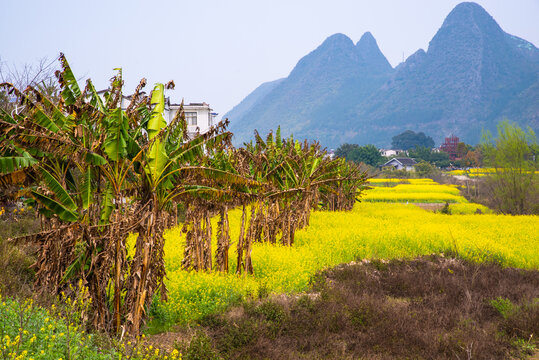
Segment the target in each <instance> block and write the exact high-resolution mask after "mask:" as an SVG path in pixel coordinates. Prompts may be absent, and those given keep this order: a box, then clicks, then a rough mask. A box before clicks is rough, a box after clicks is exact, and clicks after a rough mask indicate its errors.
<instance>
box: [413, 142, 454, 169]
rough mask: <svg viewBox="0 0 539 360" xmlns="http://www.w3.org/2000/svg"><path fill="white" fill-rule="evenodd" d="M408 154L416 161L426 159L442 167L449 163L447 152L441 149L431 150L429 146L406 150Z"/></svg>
mask: <svg viewBox="0 0 539 360" xmlns="http://www.w3.org/2000/svg"><path fill="white" fill-rule="evenodd" d="M408 156H410V157H411V158H414V159H415V160H416V161H426V162H429V163H431V164H434V165H436V166H437V167H442V168H443V167H447V166H449V164H450V161H449V154H447V153H445V152H443V151H432V149H431V148H427V147H424V146H419V147H415V148H414V149H411V150H408Z"/></svg>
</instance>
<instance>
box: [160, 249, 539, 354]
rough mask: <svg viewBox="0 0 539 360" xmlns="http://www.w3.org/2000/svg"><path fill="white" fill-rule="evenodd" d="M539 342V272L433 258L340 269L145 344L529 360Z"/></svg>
mask: <svg viewBox="0 0 539 360" xmlns="http://www.w3.org/2000/svg"><path fill="white" fill-rule="evenodd" d="M538 337H539V271H524V270H519V269H511V268H502V267H500V266H498V265H496V264H484V265H478V264H472V263H467V262H464V261H462V260H460V259H455V258H449V257H444V256H429V257H423V258H419V259H416V260H411V261H403V260H394V261H389V262H385V261H372V262H368V261H364V262H359V263H352V264H344V265H340V266H338V267H336V268H333V269H330V270H327V271H325V272H323V273H321V274H319V275H318V276H317V277H316V279H315V280H314V281H313V286H312V289H311V291H310V292H309V293H308V294H303V295H294V296H283V295H279V296H270V297H269V298H265V299H260V300H256V301H252V302H248V303H246V304H244V305H243V306H241V307H237V308H234V309H231V310H230V311H229V312H227V313H224V314H217V315H213V316H208V317H207V318H205V319H203V321H202V322H201V326H200V327H198V328H191V329H189V330H187V331H181V332H178V333H168V334H166V335H158V336H156V337H154V338H153V339H151V341H154V340H155V345H157V346H159V345H160V346H164V345H166V346H168V347H169V348H170V345H171V344H174V346H176V347H179V348H180V349H182V353H183V354H184V359H358V358H361V359H516V358H522V359H524V358H528V359H529V358H530V356H534V354H535V352H536V349H537V346H538V345H539V343H538V342H537V338H538ZM189 339H191V344H190V345H189ZM167 344H168V345H167ZM535 356H536V355H535ZM535 358H537V357H535Z"/></svg>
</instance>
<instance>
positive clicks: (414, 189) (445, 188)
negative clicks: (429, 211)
mask: <svg viewBox="0 0 539 360" xmlns="http://www.w3.org/2000/svg"><path fill="white" fill-rule="evenodd" d="M362 200H364V201H369V202H417V203H439V202H450V203H467V202H468V200H466V199H465V198H464V197H463V196H460V195H459V190H458V189H457V188H455V187H453V186H449V185H439V184H437V183H435V182H433V183H430V184H423V185H417V184H399V185H396V186H393V187H374V188H372V189H369V190H367V191H365V196H364V197H363V198H362Z"/></svg>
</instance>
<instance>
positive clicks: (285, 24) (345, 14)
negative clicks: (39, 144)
mask: <svg viewBox="0 0 539 360" xmlns="http://www.w3.org/2000/svg"><path fill="white" fill-rule="evenodd" d="M476 2H477V3H479V4H480V5H481V6H483V7H484V8H485V10H486V11H487V12H489V13H490V15H492V16H493V17H494V19H495V20H496V21H497V22H498V24H499V25H500V26H501V27H502V29H503V30H505V31H506V32H508V33H510V34H513V35H517V36H519V37H521V38H523V39H526V40H528V41H530V42H531V43H533V44H534V45H535V46H539V21H538V20H539V0H511V1H509V0H478V1H476ZM458 3H460V1H453V0H406V1H404V0H376V1H374V0H372V1H371V0H369V1H367V0H347V1H345V0H332V1H328V0H323V1H319V0H310V1H307V0H299V1H295V0H272V1H258V0H226V1H225V0H198V1H184V0H177V1H172V0H169V1H158V0H154V1H139V0H131V1H115V0H92V1H90V0H85V1H82V0H80V1H76V0H64V1H56V0H47V1H43V0H0V19H1V20H0V32H1V33H2V34H3V36H2V40H0V61H1V62H3V63H4V65H6V64H7V65H8V66H19V67H20V66H23V65H24V64H36V63H38V62H39V60H40V59H43V58H45V57H46V58H48V59H51V60H54V59H55V58H56V57H57V56H58V54H59V53H60V52H63V53H64V54H65V55H66V57H67V59H68V61H69V63H70V65H71V67H72V69H73V71H74V73H75V75H76V76H77V77H78V78H80V79H81V80H83V79H86V78H88V77H89V78H91V79H92V81H93V82H94V84H95V85H96V88H98V89H103V88H106V87H107V86H108V81H109V79H110V78H111V77H112V76H113V75H114V74H115V71H114V70H113V69H115V68H122V71H123V76H124V80H125V88H124V89H125V90H124V92H125V93H126V94H131V93H132V92H133V90H134V89H135V87H136V85H137V84H138V82H139V81H140V79H141V78H143V77H145V78H147V80H148V84H149V85H148V86H147V87H146V90H147V91H149V90H151V88H152V86H153V84H154V83H156V82H162V83H166V82H168V81H169V80H174V82H175V84H176V88H175V90H173V91H169V92H168V93H167V95H168V96H170V97H171V100H172V101H173V102H180V101H181V100H182V98H183V99H184V100H185V102H186V103H189V102H207V103H209V104H210V105H211V106H212V108H213V109H214V111H215V112H218V113H219V114H220V115H223V114H224V113H226V112H227V111H228V110H230V109H231V108H232V107H233V106H235V105H237V104H238V103H239V102H240V101H241V100H243V98H244V97H245V96H247V95H248V94H249V93H250V92H251V91H252V90H254V89H255V88H256V87H257V86H259V85H260V84H261V83H263V82H266V81H271V80H276V79H278V78H282V77H286V76H288V74H289V73H290V71H292V69H293V67H294V66H295V65H296V63H297V62H298V61H299V59H301V58H302V57H303V56H305V55H307V54H308V53H309V52H311V51H313V50H314V49H315V48H316V47H318V46H319V45H320V44H321V43H322V42H323V41H324V40H325V39H326V38H327V37H328V36H331V35H332V34H335V33H343V34H346V35H347V36H348V37H350V38H351V39H352V40H353V41H354V42H357V41H358V40H359V39H360V37H361V35H362V34H363V33H364V32H366V31H370V32H371V33H372V34H373V36H374V37H375V38H376V40H377V42H378V46H379V47H380V49H381V51H382V52H383V53H384V55H385V56H386V57H387V58H388V60H389V62H390V63H391V65H393V66H396V65H398V64H399V63H400V62H402V60H403V58H404V59H405V58H406V57H408V56H410V55H411V54H413V53H414V52H415V51H417V50H418V49H420V48H422V49H424V50H427V48H428V43H429V41H430V40H431V39H432V37H433V36H434V35H435V33H436V31H437V30H438V29H439V28H440V26H441V25H442V23H443V20H444V18H445V17H446V16H447V14H449V12H450V11H451V10H452V9H453V8H454V7H455V6H456V5H457V4H458Z"/></svg>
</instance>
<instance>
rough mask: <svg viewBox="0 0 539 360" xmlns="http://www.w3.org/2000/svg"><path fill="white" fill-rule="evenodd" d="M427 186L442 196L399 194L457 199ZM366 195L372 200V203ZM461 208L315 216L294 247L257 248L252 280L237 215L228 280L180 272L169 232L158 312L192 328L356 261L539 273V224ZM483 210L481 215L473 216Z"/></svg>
mask: <svg viewBox="0 0 539 360" xmlns="http://www.w3.org/2000/svg"><path fill="white" fill-rule="evenodd" d="M398 186H401V188H402V187H405V186H413V187H417V186H419V185H416V184H409V185H408V184H406V185H398ZM425 186H430V187H432V188H435V189H438V190H440V191H438V192H426V191H423V192H420V191H419V190H418V191H416V192H407V191H406V190H403V191H401V192H400V194H401V195H402V194H405V195H409V194H413V195H414V196H415V197H417V196H418V195H420V194H422V195H426V196H427V198H425V199H422V201H421V202H427V201H428V200H429V199H430V200H432V201H434V200H436V201H438V202H445V201H448V200H447V199H460V197H459V196H458V195H455V192H454V188H452V187H448V189H445V188H444V189H442V188H439V186H441V185H437V184H436V183H433V184H432V185H425ZM390 189H391V188H390ZM404 189H406V188H404ZM410 189H411V188H410ZM418 189H419V188H418ZM420 189H421V190H426V189H423V188H420ZM449 189H451V190H449ZM373 191H375V189H373V190H369V192H373ZM369 192H367V196H366V197H367V198H368V197H369V196H372V195H370V193H369ZM393 194H394V195H399V192H395V193H393ZM432 194H435V195H432ZM385 195H387V194H385ZM428 196H431V197H430V198H429V197H428ZM446 196H447V197H446ZM434 197H436V198H434ZM456 202H458V203H457V204H452V205H451V206H450V209H451V211H452V213H455V214H469V215H458V216H454V215H444V214H440V213H433V212H429V211H425V210H423V209H420V208H418V207H416V206H414V205H412V204H409V205H406V204H396V203H380V202H362V203H357V204H356V206H355V207H354V209H353V210H352V211H350V212H313V214H312V217H311V225H310V226H309V227H308V228H306V229H303V230H301V231H299V232H297V233H296V243H295V244H294V246H293V247H283V246H275V245H269V244H255V245H254V248H253V252H252V259H253V264H254V276H245V275H242V276H237V275H234V269H235V246H236V241H237V238H238V236H239V223H240V216H241V213H240V211H238V210H234V211H231V212H230V230H231V237H232V241H233V243H232V245H231V248H230V269H231V273H230V274H218V273H211V274H209V273H194V272H190V273H188V272H186V271H183V270H181V260H182V257H183V246H184V237H183V234H182V233H181V231H180V229H179V228H174V229H171V230H169V231H168V232H167V233H166V235H165V238H166V246H165V253H166V267H167V272H168V280H167V287H168V289H169V302H168V303H159V304H158V305H157V306H156V311H155V312H156V313H157V314H159V316H160V317H161V320H162V321H167V322H171V323H172V322H180V323H185V322H189V321H192V320H196V319H200V318H201V317H203V316H204V315H205V314H208V313H212V312H215V311H219V310H222V309H224V308H226V307H227V306H229V305H230V304H232V303H234V302H236V301H238V300H239V299H241V298H245V297H248V296H257V294H258V293H259V292H277V293H278V292H296V291H302V290H305V289H307V287H308V284H309V281H310V279H311V278H312V276H313V275H314V274H316V273H317V272H318V271H320V270H322V269H325V268H328V267H332V266H335V265H337V264H340V263H344V262H350V261H354V260H358V259H372V258H383V259H392V258H413V257H416V256H419V255H425V254H432V253H442V252H443V253H446V254H447V253H452V254H458V255H459V256H461V257H463V258H465V259H469V260H472V261H476V262H484V261H493V262H498V263H500V264H502V265H503V266H510V267H518V268H525V269H539V236H538V235H537V229H538V228H539V217H537V216H505V215H494V214H484V213H487V212H489V209H487V208H484V207H482V206H481V205H477V204H469V203H466V202H465V201H460V200H458V201H457V200H456ZM478 207H479V208H480V209H481V212H482V213H483V214H484V215H473V213H475V211H476V209H477V208H478Z"/></svg>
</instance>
